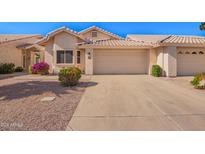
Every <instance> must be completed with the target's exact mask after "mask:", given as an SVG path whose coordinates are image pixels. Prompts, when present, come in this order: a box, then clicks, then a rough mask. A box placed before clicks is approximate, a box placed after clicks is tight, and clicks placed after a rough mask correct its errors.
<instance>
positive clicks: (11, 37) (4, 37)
mask: <svg viewBox="0 0 205 154" xmlns="http://www.w3.org/2000/svg"><path fill="white" fill-rule="evenodd" d="M34 37H38V38H42V36H41V35H40V34H0V45H1V44H5V43H8V42H13V41H19V40H25V39H29V38H34Z"/></svg>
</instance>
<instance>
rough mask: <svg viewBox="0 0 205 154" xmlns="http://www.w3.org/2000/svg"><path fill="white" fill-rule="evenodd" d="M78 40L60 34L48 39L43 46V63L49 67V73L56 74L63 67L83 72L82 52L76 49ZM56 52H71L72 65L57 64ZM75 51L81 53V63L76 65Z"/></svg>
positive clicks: (71, 36)
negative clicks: (75, 68) (72, 67)
mask: <svg viewBox="0 0 205 154" xmlns="http://www.w3.org/2000/svg"><path fill="white" fill-rule="evenodd" d="M79 41H80V40H79V39H78V38H77V37H76V36H73V35H71V34H68V33H66V32H62V33H59V34H57V35H56V36H55V37H54V38H53V39H50V40H49V41H48V42H47V43H46V46H45V61H46V62H47V63H48V64H49V65H50V73H58V72H59V70H60V69H61V68H63V67H71V66H77V67H79V68H80V69H81V70H82V71H84V68H85V66H84V63H85V61H84V51H83V50H78V49H77V43H79ZM57 50H73V63H72V64H67V63H66V64H57V53H56V52H57ZM77 51H81V63H80V64H77Z"/></svg>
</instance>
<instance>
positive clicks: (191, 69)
mask: <svg viewBox="0 0 205 154" xmlns="http://www.w3.org/2000/svg"><path fill="white" fill-rule="evenodd" d="M201 72H205V55H204V54H203V55H200V54H196V55H193V54H178V56H177V74H178V75H195V74H196V73H201Z"/></svg>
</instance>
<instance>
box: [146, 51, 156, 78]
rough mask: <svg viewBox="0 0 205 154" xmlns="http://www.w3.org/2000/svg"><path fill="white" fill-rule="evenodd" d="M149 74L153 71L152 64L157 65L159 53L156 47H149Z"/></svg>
mask: <svg viewBox="0 0 205 154" xmlns="http://www.w3.org/2000/svg"><path fill="white" fill-rule="evenodd" d="M148 57H149V59H148V69H149V70H148V74H149V75H151V72H152V65H155V64H156V63H157V54H156V50H155V49H149V50H148Z"/></svg>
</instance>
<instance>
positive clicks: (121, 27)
mask: <svg viewBox="0 0 205 154" xmlns="http://www.w3.org/2000/svg"><path fill="white" fill-rule="evenodd" d="M93 25H95V26H98V27H101V28H103V29H105V30H108V31H110V32H112V33H115V34H117V35H120V36H122V37H125V36H126V35H127V34H176V35H200V36H205V31H200V30H199V25H200V23H199V22H0V33H1V34H42V35H45V34H47V33H48V32H50V31H52V30H54V29H56V28H59V27H61V26H67V27H69V28H70V29H73V30H75V31H80V30H83V29H85V28H88V27H90V26H93Z"/></svg>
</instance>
